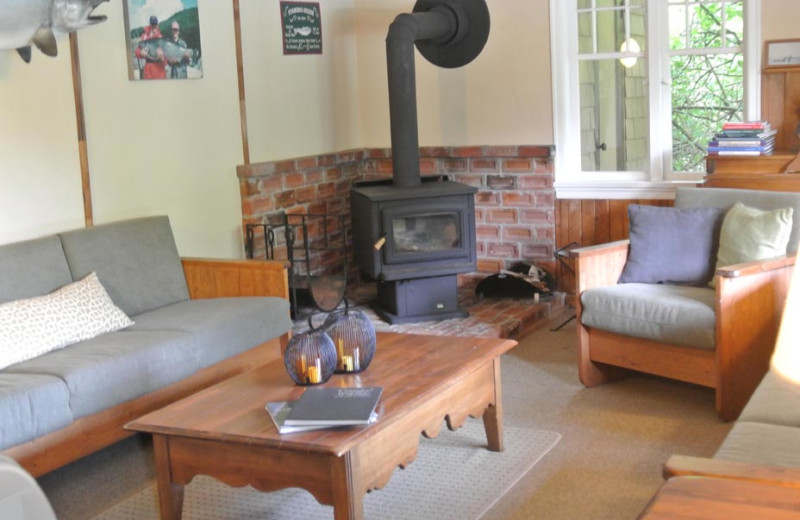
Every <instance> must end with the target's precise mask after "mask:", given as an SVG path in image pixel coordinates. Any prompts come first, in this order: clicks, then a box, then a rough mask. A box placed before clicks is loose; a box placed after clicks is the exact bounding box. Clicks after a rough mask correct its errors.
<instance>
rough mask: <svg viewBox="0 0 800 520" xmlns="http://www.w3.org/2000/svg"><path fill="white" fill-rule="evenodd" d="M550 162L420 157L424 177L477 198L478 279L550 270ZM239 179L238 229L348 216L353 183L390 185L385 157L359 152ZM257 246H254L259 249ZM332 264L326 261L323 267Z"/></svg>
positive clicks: (530, 150) (526, 152) (515, 152)
mask: <svg viewBox="0 0 800 520" xmlns="http://www.w3.org/2000/svg"><path fill="white" fill-rule="evenodd" d="M552 154H553V148H552V147H550V146H469V147H423V148H421V149H420V169H421V172H422V174H423V175H435V174H444V175H448V176H449V177H450V178H451V179H452V180H455V181H457V182H461V183H464V184H468V185H470V186H474V187H476V188H478V190H479V191H478V193H477V195H476V200H475V207H476V214H475V220H476V235H477V247H478V270H479V271H483V272H497V271H498V270H499V269H501V268H504V267H508V266H509V265H511V264H512V263H514V262H517V261H526V262H535V263H537V264H540V265H543V266H545V267H550V268H552V267H553V265H554V261H553V252H554V249H555V191H554V190H553V159H552ZM237 175H238V177H239V182H240V186H241V197H242V222H243V225H244V224H247V223H262V222H263V221H264V219H265V218H266V217H267V216H268V215H270V214H274V213H275V212H280V211H284V212H286V213H288V214H290V215H297V214H301V213H335V214H338V213H347V214H349V211H350V202H349V192H350V187H351V186H352V184H353V182H354V181H358V180H365V179H381V178H388V177H391V175H392V160H391V150H389V149H382V148H378V149H376V148H371V149H360V150H350V151H346V152H340V153H333V154H325V155H318V156H311V157H301V158H297V159H292V160H285V161H275V162H264V163H257V164H248V165H242V166H239V167H238V168H237ZM346 221H347V222H348V223H349V218H347V219H346ZM309 235H311V231H309ZM309 239H310V241H311V242H312V244H319V243H320V242H319V241H320V240H322V239H323V237H322V236H321V235H319V234H318V233H317V234H315V235H314V236H310V237H309ZM262 243H263V240H257V245H259V244H262ZM254 256H256V257H263V256H264V250H263V248H259V249H256V251H254ZM332 261H333V260H331V256H330V255H328V257H327V262H328V263H330V262H332ZM351 265H352V263H351Z"/></svg>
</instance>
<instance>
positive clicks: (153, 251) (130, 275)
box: [61, 217, 189, 316]
mask: <svg viewBox="0 0 800 520" xmlns="http://www.w3.org/2000/svg"><path fill="white" fill-rule="evenodd" d="M61 242H62V244H63V246H64V252H65V253H66V257H67V262H68V263H69V269H70V271H71V273H72V277H73V278H74V279H75V280H79V279H81V278H83V277H84V276H86V275H87V274H89V273H90V272H92V271H96V272H97V277H98V278H99V279H100V283H102V284H103V287H105V289H106V291H108V294H109V296H111V299H112V300H113V301H114V303H115V304H117V306H118V307H119V308H121V309H122V310H123V311H124V312H125V313H126V314H127V315H128V316H131V315H134V314H139V313H141V312H145V311H149V310H152V309H156V308H158V307H163V306H164V305H169V304H171V303H175V302H179V301H183V300H187V299H189V289H188V288H187V286H186V278H185V276H184V274H183V266H182V265H181V260H180V257H179V256H178V249H177V247H176V246H175V239H174V238H173V236H172V229H171V228H170V225H169V219H168V218H167V217H147V218H140V219H134V220H126V221H123V222H115V223H113V224H104V225H101V226H95V227H92V228H87V229H80V230H76V231H70V232H67V233H63V234H61Z"/></svg>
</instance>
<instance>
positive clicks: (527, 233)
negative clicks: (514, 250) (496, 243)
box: [503, 226, 533, 240]
mask: <svg viewBox="0 0 800 520" xmlns="http://www.w3.org/2000/svg"><path fill="white" fill-rule="evenodd" d="M503 238H506V239H511V240H514V239H519V238H533V229H532V228H529V227H516V226H507V227H505V228H503Z"/></svg>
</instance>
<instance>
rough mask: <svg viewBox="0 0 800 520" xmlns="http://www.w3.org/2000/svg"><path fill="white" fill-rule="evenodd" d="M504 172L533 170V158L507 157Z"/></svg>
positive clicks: (504, 162)
mask: <svg viewBox="0 0 800 520" xmlns="http://www.w3.org/2000/svg"><path fill="white" fill-rule="evenodd" d="M503 171H504V172H530V171H533V159H505V160H504V161H503Z"/></svg>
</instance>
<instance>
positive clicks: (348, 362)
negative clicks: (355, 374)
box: [342, 356, 353, 372]
mask: <svg viewBox="0 0 800 520" xmlns="http://www.w3.org/2000/svg"><path fill="white" fill-rule="evenodd" d="M342 366H343V367H344V370H346V371H347V372H352V371H353V356H343V357H342Z"/></svg>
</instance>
